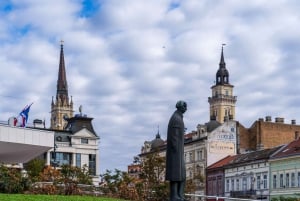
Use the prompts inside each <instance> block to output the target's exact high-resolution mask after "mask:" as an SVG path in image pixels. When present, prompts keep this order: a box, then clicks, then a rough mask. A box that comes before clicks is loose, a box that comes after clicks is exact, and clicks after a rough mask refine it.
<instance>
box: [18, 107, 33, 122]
mask: <svg viewBox="0 0 300 201" xmlns="http://www.w3.org/2000/svg"><path fill="white" fill-rule="evenodd" d="M32 104H33V103H31V104H30V105H26V106H25V108H24V109H23V110H22V111H21V112H20V115H19V119H20V122H18V123H19V126H20V127H25V126H26V123H27V120H28V113H29V110H30V107H31V105H32Z"/></svg>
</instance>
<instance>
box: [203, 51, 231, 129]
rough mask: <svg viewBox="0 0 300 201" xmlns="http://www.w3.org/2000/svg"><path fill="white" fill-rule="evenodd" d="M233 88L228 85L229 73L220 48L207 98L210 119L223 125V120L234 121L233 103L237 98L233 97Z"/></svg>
mask: <svg viewBox="0 0 300 201" xmlns="http://www.w3.org/2000/svg"><path fill="white" fill-rule="evenodd" d="M233 87H234V86H233V85H231V84H230V83H229V72H228V70H227V69H226V63H225V60H224V53H223V47H222V52H221V59H220V64H219V69H218V71H217V73H216V81H215V85H213V86H212V87H211V90H212V94H211V97H209V98H208V102H209V105H210V106H209V107H210V118H211V119H212V118H215V119H216V120H217V121H218V122H220V123H223V122H224V121H225V119H235V103H236V100H237V98H236V96H234V95H233Z"/></svg>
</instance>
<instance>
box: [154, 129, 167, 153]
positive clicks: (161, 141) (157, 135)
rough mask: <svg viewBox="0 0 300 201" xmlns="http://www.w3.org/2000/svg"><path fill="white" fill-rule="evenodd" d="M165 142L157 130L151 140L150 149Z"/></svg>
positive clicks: (156, 147)
mask: <svg viewBox="0 0 300 201" xmlns="http://www.w3.org/2000/svg"><path fill="white" fill-rule="evenodd" d="M164 143H165V142H164V141H163V140H162V139H161V138H160V134H159V132H158V133H157V134H156V136H155V139H154V140H152V141H151V151H152V150H155V149H158V148H159V147H160V146H162V145H163V144H164Z"/></svg>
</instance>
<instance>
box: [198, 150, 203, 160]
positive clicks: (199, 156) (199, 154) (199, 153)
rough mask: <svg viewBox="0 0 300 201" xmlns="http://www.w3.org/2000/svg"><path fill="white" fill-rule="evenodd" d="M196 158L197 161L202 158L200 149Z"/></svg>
mask: <svg viewBox="0 0 300 201" xmlns="http://www.w3.org/2000/svg"><path fill="white" fill-rule="evenodd" d="M197 160H198V161H200V160H202V151H200V150H198V151H197Z"/></svg>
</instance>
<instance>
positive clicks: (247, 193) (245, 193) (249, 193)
mask: <svg viewBox="0 0 300 201" xmlns="http://www.w3.org/2000/svg"><path fill="white" fill-rule="evenodd" d="M255 195H256V190H244V191H230V197H233V198H251V197H253V196H255Z"/></svg>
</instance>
